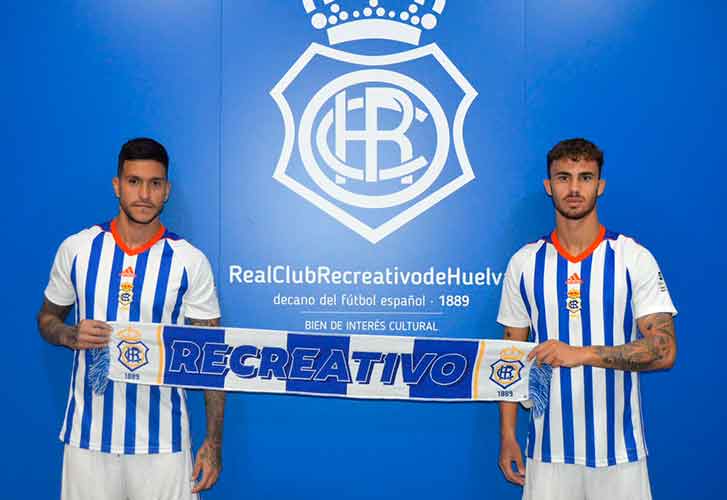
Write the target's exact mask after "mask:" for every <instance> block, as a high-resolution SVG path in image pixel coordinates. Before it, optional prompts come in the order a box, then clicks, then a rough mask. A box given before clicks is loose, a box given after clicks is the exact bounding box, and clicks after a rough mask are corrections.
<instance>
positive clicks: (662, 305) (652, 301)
mask: <svg viewBox="0 0 727 500" xmlns="http://www.w3.org/2000/svg"><path fill="white" fill-rule="evenodd" d="M629 275H630V276H631V283H632V284H631V286H632V287H633V297H632V305H633V309H634V317H635V318H637V319H638V318H641V317H643V316H646V315H647V314H654V313H670V314H671V315H673V316H676V314H677V310H676V308H675V307H674V304H673V303H672V300H671V295H669V289H668V288H667V286H666V281H665V280H664V276H663V275H662V273H661V270H660V269H659V264H657V262H656V259H655V258H654V256H653V255H652V254H651V252H649V251H648V250H647V249H646V248H644V247H642V246H640V245H639V246H637V250H636V252H635V256H634V258H633V264H632V265H631V266H629Z"/></svg>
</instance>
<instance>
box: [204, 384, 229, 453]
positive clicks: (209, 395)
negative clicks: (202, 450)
mask: <svg viewBox="0 0 727 500" xmlns="http://www.w3.org/2000/svg"><path fill="white" fill-rule="evenodd" d="M204 402H205V406H206V409H207V439H209V440H210V441H212V442H214V443H217V444H218V445H221V444H222V426H223V422H224V419H225V393H224V392H223V391H204Z"/></svg>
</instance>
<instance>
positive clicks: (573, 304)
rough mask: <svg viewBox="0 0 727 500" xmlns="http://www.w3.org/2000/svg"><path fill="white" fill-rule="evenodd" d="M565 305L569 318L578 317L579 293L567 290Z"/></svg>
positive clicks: (578, 291) (576, 290) (574, 289)
mask: <svg viewBox="0 0 727 500" xmlns="http://www.w3.org/2000/svg"><path fill="white" fill-rule="evenodd" d="M565 305H566V309H568V314H570V316H571V317H576V316H578V315H579V314H580V313H581V291H580V290H579V289H577V288H571V289H569V290H568V298H567V299H565Z"/></svg>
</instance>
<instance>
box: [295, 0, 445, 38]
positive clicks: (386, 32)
mask: <svg viewBox="0 0 727 500" xmlns="http://www.w3.org/2000/svg"><path fill="white" fill-rule="evenodd" d="M341 3H342V2H341V0H303V8H304V9H305V11H306V13H308V14H309V15H310V22H311V25H313V27H314V28H315V29H318V30H322V29H325V30H326V33H327V35H328V42H329V43H330V44H331V45H336V44H339V43H344V42H352V41H355V40H371V39H379V40H392V41H397V42H404V43H408V44H411V45H419V38H420V36H421V33H422V30H423V29H424V30H432V29H434V28H435V27H436V26H437V22H438V20H439V16H441V14H442V12H443V11H444V7H445V5H446V4H447V0H412V1H411V2H410V3H409V5H408V6H407V8H405V9H403V10H402V9H398V10H396V9H391V8H387V5H386V4H387V3H391V0H388V1H387V0H359V1H358V2H356V3H359V4H362V6H361V8H358V9H355V10H352V11H349V10H343V9H342V8H341V5H340V4H341Z"/></svg>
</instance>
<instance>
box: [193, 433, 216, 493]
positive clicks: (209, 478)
mask: <svg viewBox="0 0 727 500" xmlns="http://www.w3.org/2000/svg"><path fill="white" fill-rule="evenodd" d="M200 472H201V473H202V476H201V477H200ZM220 472H222V445H221V444H220V443H216V442H214V441H212V440H210V439H209V438H207V439H205V440H204V442H203V443H202V446H200V447H199V450H198V451H197V457H196V459H195V461H194V470H193V471H192V480H193V481H196V482H197V484H195V485H194V487H193V488H192V493H199V492H200V491H203V490H207V489H209V488H211V487H212V486H214V484H215V483H216V482H217V479H218V478H219V477H220Z"/></svg>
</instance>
